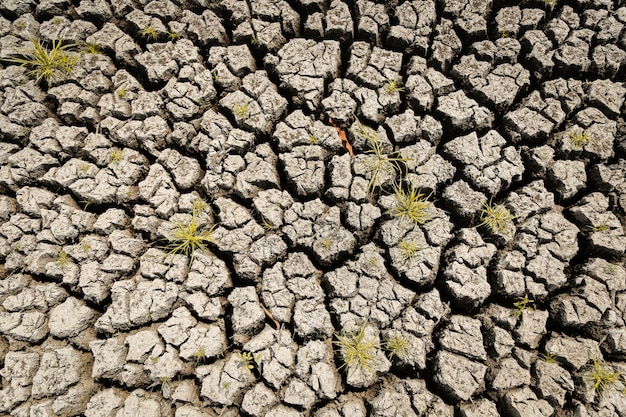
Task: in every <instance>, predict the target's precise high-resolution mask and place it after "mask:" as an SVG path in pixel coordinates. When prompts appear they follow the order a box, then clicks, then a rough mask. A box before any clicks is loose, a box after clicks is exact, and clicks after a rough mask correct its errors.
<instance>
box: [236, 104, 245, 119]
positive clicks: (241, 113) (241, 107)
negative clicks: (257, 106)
mask: <svg viewBox="0 0 626 417" xmlns="http://www.w3.org/2000/svg"><path fill="white" fill-rule="evenodd" d="M233 110H234V111H235V115H236V116H237V117H239V118H240V119H241V120H246V119H248V103H245V104H238V105H236V106H235V108H234V109H233Z"/></svg>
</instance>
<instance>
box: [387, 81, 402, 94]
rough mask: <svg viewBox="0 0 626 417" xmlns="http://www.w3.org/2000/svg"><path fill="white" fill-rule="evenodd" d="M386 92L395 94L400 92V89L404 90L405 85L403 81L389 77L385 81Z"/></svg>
mask: <svg viewBox="0 0 626 417" xmlns="http://www.w3.org/2000/svg"><path fill="white" fill-rule="evenodd" d="M384 89H385V93H387V94H394V93H399V92H400V91H404V87H403V86H402V81H398V80H394V79H389V80H387V81H386V82H385V87H384Z"/></svg>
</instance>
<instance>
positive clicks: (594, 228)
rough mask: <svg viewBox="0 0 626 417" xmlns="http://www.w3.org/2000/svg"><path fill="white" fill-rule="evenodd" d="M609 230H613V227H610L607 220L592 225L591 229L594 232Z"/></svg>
mask: <svg viewBox="0 0 626 417" xmlns="http://www.w3.org/2000/svg"><path fill="white" fill-rule="evenodd" d="M609 230H611V228H610V227H609V225H608V224H607V222H604V223H602V224H601V225H598V226H591V231H592V232H593V233H602V232H607V231H609Z"/></svg>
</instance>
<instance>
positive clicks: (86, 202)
mask: <svg viewBox="0 0 626 417" xmlns="http://www.w3.org/2000/svg"><path fill="white" fill-rule="evenodd" d="M81 203H82V204H83V210H87V208H88V207H89V206H90V205H92V204H93V201H91V198H87V199H86V200H81Z"/></svg>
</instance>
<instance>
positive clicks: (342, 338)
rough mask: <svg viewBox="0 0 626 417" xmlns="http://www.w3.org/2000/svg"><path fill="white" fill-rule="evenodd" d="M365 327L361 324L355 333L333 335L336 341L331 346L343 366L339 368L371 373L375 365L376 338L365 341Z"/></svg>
mask: <svg viewBox="0 0 626 417" xmlns="http://www.w3.org/2000/svg"><path fill="white" fill-rule="evenodd" d="M365 326H366V324H363V326H361V328H360V329H359V331H358V332H356V333H347V334H346V333H343V334H339V333H335V337H336V339H337V340H335V341H334V342H333V344H334V345H335V346H336V347H337V349H338V351H339V354H340V355H341V359H342V360H343V364H342V365H341V366H340V367H339V369H342V368H348V369H354V370H359V369H360V370H363V371H366V372H369V373H372V372H373V367H374V366H375V365H376V347H377V346H378V342H377V340H376V337H373V338H372V339H370V340H365Z"/></svg>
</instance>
